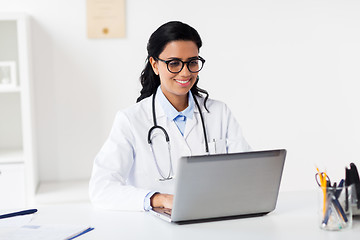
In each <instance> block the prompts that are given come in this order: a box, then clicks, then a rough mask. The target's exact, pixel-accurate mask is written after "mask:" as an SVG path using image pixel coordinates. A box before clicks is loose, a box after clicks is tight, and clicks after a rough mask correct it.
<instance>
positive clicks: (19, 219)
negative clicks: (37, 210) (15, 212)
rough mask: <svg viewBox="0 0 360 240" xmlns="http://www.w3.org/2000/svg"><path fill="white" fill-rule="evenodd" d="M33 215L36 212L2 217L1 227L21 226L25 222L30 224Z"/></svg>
mask: <svg viewBox="0 0 360 240" xmlns="http://www.w3.org/2000/svg"><path fill="white" fill-rule="evenodd" d="M33 216H34V214H28V215H22V216H16V217H9V218H3V219H0V228H8V227H10V228H16V227H21V226H23V225H25V224H28V223H29V222H30V221H31V220H32V218H33Z"/></svg>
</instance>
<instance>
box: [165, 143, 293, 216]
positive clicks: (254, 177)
mask: <svg viewBox="0 0 360 240" xmlns="http://www.w3.org/2000/svg"><path fill="white" fill-rule="evenodd" d="M285 156H286V150H284V149H280V150H269V151H254V152H244V153H233V154H220V155H206V156H191V157H182V158H181V159H180V162H179V167H178V171H177V175H176V185H175V196H174V202H173V209H172V213H171V221H172V222H179V223H180V222H187V221H190V222H191V221H198V220H200V221H201V220H206V219H210V220H211V219H213V220H215V219H216V218H229V217H230V218H233V217H246V216H256V215H264V214H267V213H269V212H271V211H273V210H274V209H275V206H276V202H277V197H278V193H279V187H280V181H281V176H282V172H283V167H284V162H285Z"/></svg>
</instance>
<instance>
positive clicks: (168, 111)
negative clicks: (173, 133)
mask: <svg viewBox="0 0 360 240" xmlns="http://www.w3.org/2000/svg"><path fill="white" fill-rule="evenodd" d="M156 95H157V96H158V98H157V99H158V100H159V103H160V105H161V107H162V108H163V110H164V113H165V115H166V116H167V117H168V118H169V120H171V121H172V120H174V118H176V117H177V116H178V115H179V114H181V115H184V116H185V117H186V118H190V119H192V118H193V116H194V105H195V102H194V98H193V95H192V93H191V91H189V94H188V96H189V98H188V103H189V105H188V107H187V108H186V109H185V110H184V111H182V112H178V111H177V110H176V109H175V108H174V106H173V105H172V104H171V103H170V102H169V100H168V99H167V98H166V97H165V95H164V93H163V92H162V90H161V88H160V86H159V87H158V89H157V91H156Z"/></svg>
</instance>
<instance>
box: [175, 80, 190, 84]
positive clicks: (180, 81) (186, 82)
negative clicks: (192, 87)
mask: <svg viewBox="0 0 360 240" xmlns="http://www.w3.org/2000/svg"><path fill="white" fill-rule="evenodd" d="M176 81H177V82H179V83H182V84H184V83H187V82H188V81H190V80H186V81H181V80H176Z"/></svg>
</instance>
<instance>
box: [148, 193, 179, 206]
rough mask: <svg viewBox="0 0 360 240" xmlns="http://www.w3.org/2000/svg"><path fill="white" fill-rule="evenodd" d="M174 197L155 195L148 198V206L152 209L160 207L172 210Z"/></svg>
mask: <svg viewBox="0 0 360 240" xmlns="http://www.w3.org/2000/svg"><path fill="white" fill-rule="evenodd" d="M173 198H174V195H171V194H162V193H155V194H154V195H153V196H152V197H151V198H150V205H151V206H152V207H161V208H168V209H172V205H173Z"/></svg>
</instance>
